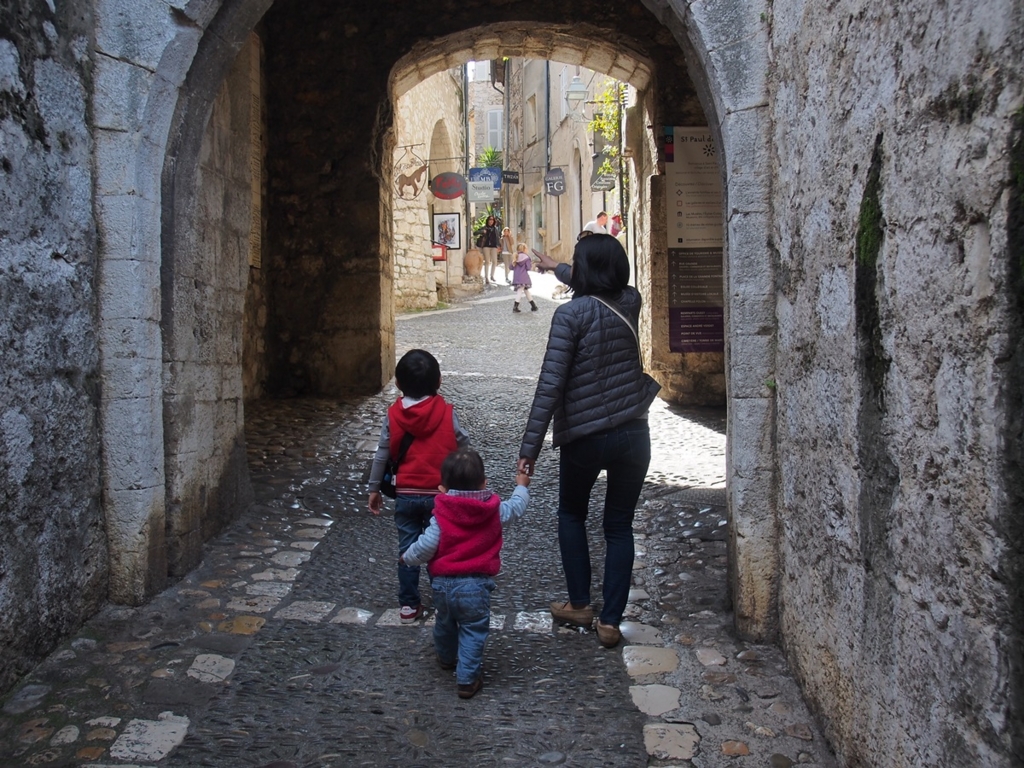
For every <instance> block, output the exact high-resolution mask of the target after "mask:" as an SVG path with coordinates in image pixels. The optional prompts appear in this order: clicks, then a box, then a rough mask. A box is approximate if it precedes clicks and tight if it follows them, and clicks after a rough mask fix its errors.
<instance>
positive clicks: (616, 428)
mask: <svg viewBox="0 0 1024 768" xmlns="http://www.w3.org/2000/svg"><path fill="white" fill-rule="evenodd" d="M538 255H540V257H541V261H540V264H539V266H540V267H541V268H543V269H554V271H555V275H556V276H557V277H558V279H559V280H561V281H562V282H563V283H566V284H568V286H569V287H570V288H571V289H572V291H573V298H572V301H570V302H569V303H567V304H563V305H561V306H559V307H558V308H557V309H556V310H555V314H554V317H553V318H552V320H551V332H550V334H549V336H548V346H547V351H546V352H545V354H544V364H543V366H542V367H541V372H540V377H539V379H538V381H537V391H536V393H535V394H534V397H533V407H532V408H531V410H530V418H529V421H528V422H527V425H526V433H525V434H524V435H523V443H522V446H521V447H520V449H519V457H520V458H519V467H520V469H523V470H525V471H526V472H527V473H529V474H531V475H532V474H533V468H534V464H535V462H536V460H537V456H538V455H539V454H540V450H541V447H542V446H543V444H544V436H545V434H546V433H547V430H548V425H549V424H550V423H551V422H552V421H554V430H553V435H554V440H553V442H554V446H555V447H556V448H561V456H560V459H559V479H558V546H559V549H560V550H561V553H562V567H563V569H564V570H565V581H566V586H567V587H568V593H569V600H568V601H567V602H561V601H556V602H553V603H551V614H552V616H554V617H555V618H556V619H558V620H561V621H565V622H568V623H570V624H576V625H578V626H587V627H589V626H590V625H591V624H592V623H593V620H594V611H593V608H591V606H590V576H591V569H590V551H589V548H588V545H587V531H586V519H587V512H588V509H589V506H590V492H591V490H592V489H593V487H594V483H595V482H596V481H597V476H598V475H599V474H600V472H601V470H602V469H603V470H606V471H607V478H608V490H607V494H606V496H605V506H604V523H603V524H604V538H605V545H606V552H605V564H604V585H603V597H604V604H603V606H602V609H601V614H600V616H599V617H598V621H597V634H598V638H599V639H600V641H601V643H602V644H603V645H605V646H607V647H609V648H611V647H614V646H615V645H617V644H618V642H619V640H620V638H621V634H620V632H619V622H621V621H622V612H623V611H624V610H625V607H626V600H627V598H628V596H629V587H630V579H631V577H632V573H633V514H634V511H635V509H636V502H637V499H639V497H640V491H641V489H642V487H643V483H644V478H645V477H646V475H647V467H648V465H649V464H650V461H651V436H650V431H649V430H648V426H647V410H648V408H649V407H650V405H651V403H652V402H653V401H654V398H655V397H656V395H657V393H658V390H659V389H660V387H659V385H658V383H657V382H655V381H654V379H652V378H651V377H650V376H648V375H647V374H645V373H644V370H643V363H642V361H641V356H640V350H639V345H638V339H637V334H636V328H637V322H638V320H639V317H640V294H639V293H638V292H637V290H636V289H635V288H633V287H631V286H629V285H628V281H629V261H628V259H627V258H626V252H625V251H624V250H623V248H622V245H621V244H620V243H619V241H618V240H616V239H615V238H614V237H612V236H610V235H601V234H595V235H590V236H589V237H582V238H581V239H580V241H579V242H578V243H577V244H576V250H575V252H574V253H573V263H572V266H571V267H570V266H569V265H568V264H556V263H555V262H554V261H553V260H551V259H550V258H548V257H547V256H544V255H542V254H538Z"/></svg>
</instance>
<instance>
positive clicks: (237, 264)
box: [163, 42, 259, 576]
mask: <svg viewBox="0 0 1024 768" xmlns="http://www.w3.org/2000/svg"><path fill="white" fill-rule="evenodd" d="M256 44H258V43H254V42H250V44H249V46H251V45H256ZM249 46H246V47H245V48H243V50H242V52H241V53H240V54H239V56H238V57H237V59H236V61H235V64H234V66H233V67H232V68H231V70H230V72H229V73H228V76H227V78H226V80H225V82H224V85H223V86H222V88H221V90H220V93H219V94H218V96H217V99H216V101H215V102H214V104H213V111H212V113H211V115H210V120H209V122H208V123H207V126H206V133H205V136H204V139H203V142H202V145H201V148H200V153H199V180H198V183H197V189H198V200H197V201H196V209H195V219H194V231H193V232H190V233H186V234H185V235H184V236H185V238H186V239H187V240H188V241H189V243H190V245H191V247H187V248H183V249H180V251H179V253H178V257H177V259H176V260H175V264H174V267H175V269H174V274H173V284H172V285H169V286H166V289H167V290H169V291H170V292H171V298H170V301H169V302H166V303H165V306H168V307H169V311H168V315H167V317H166V318H165V320H166V322H165V336H164V344H165V347H164V361H165V364H164V379H165V386H166V390H167V392H166V395H165V399H164V414H163V419H164V436H165V439H166V445H165V452H166V456H167V465H166V468H165V476H166V483H167V494H168V495H167V499H168V504H167V510H166V514H167V524H166V528H167V552H168V554H167V560H168V571H169V573H170V575H172V576H181V575H184V574H185V573H187V572H188V571H189V570H191V569H192V568H194V567H195V566H196V565H197V564H198V562H199V560H200V559H201V557H202V544H203V541H204V540H205V539H207V538H209V537H210V536H212V535H214V534H215V533H217V532H218V531H219V530H220V529H221V528H222V527H223V526H224V525H225V524H226V523H227V522H229V521H230V520H232V519H233V518H234V517H235V516H236V515H237V514H238V512H239V511H240V510H241V509H243V508H244V506H245V505H246V504H247V503H249V501H250V500H251V497H252V492H251V489H250V488H249V475H248V468H247V466H246V463H245V436H244V417H243V407H242V402H243V397H242V333H243V323H242V320H243V315H244V312H243V307H244V300H245V297H246V294H247V286H248V283H249V277H250V272H251V271H255V270H250V267H249V230H250V201H251V196H252V169H251V167H250V157H251V145H250V136H251V133H250V99H251V90H250V57H251V56H252V50H251V48H250V47H249ZM257 313H258V309H257ZM258 330H259V329H258V328H257V329H251V328H250V329H246V334H247V335H248V334H255V333H258Z"/></svg>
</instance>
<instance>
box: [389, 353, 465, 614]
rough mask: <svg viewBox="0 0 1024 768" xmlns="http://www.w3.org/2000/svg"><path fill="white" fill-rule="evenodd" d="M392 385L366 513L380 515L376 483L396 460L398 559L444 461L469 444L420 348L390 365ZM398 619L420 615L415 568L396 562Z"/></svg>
mask: <svg viewBox="0 0 1024 768" xmlns="http://www.w3.org/2000/svg"><path fill="white" fill-rule="evenodd" d="M395 383H396V384H397V385H398V388H399V389H400V390H402V396H401V397H399V398H398V399H397V400H396V401H395V402H394V404H393V405H392V406H391V407H390V408H388V413H387V416H386V417H385V418H384V425H383V427H382V428H381V431H380V442H379V443H378V444H377V452H376V453H375V454H374V456H373V464H372V465H371V467H370V482H369V491H370V499H369V506H370V511H371V512H373V514H375V515H379V514H380V509H381V502H382V498H381V493H380V481H381V479H382V478H383V477H384V467H385V465H386V464H387V461H388V457H389V456H390V457H391V458H392V459H397V458H399V455H400V454H401V453H403V449H404V454H405V455H404V456H402V457H401V464H400V465H399V467H398V472H397V473H396V477H395V478H394V484H395V491H396V493H395V527H396V528H397V529H398V552H399V555H401V553H402V552H404V551H405V550H406V549H408V548H409V545H410V544H412V543H413V542H414V541H416V539H417V538H418V537H419V535H420V534H421V533H423V531H424V530H426V528H427V525H428V524H429V523H430V516H431V514H432V510H433V509H434V498H435V497H436V496H437V493H438V490H437V489H438V485H439V484H440V482H441V464H442V462H444V457H445V456H447V455H448V454H449V453H451V452H452V451H454V450H455V449H456V448H458V447H459V446H466V445H469V433H467V432H466V431H465V430H464V429H463V428H462V427H461V426H460V425H459V417H458V416H457V415H456V414H455V409H454V408H453V407H452V406H451V404H449V403H448V402H446V401H445V399H444V398H443V397H441V395H439V394H437V391H438V389H440V387H441V366H440V365H439V364H438V362H437V359H436V358H435V357H434V356H433V355H432V354H430V353H429V352H426V351H424V350H422V349H412V350H409V351H408V352H406V353H405V354H404V355H402V359H401V360H399V361H398V365H397V366H395ZM398 603H399V605H401V608H400V609H399V613H398V618H399V620H400V621H401V622H402V623H403V624H411V623H413V622H414V621H416V620H417V619H418V618H420V616H422V615H423V604H422V603H421V601H420V569H419V567H418V566H417V567H414V566H411V565H405V564H404V563H402V561H401V558H399V561H398Z"/></svg>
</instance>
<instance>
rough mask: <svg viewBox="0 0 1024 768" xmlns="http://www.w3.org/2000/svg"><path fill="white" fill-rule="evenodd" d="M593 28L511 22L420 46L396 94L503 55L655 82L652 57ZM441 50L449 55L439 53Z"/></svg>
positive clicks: (402, 68)
mask: <svg viewBox="0 0 1024 768" xmlns="http://www.w3.org/2000/svg"><path fill="white" fill-rule="evenodd" d="M586 26H588V25H573V26H569V25H557V26H540V25H535V24H523V23H506V24H497V25H489V26H486V27H478V28H476V29H471V30H466V31H464V32H459V33H455V34H452V35H449V36H447V37H445V38H443V39H441V40H433V41H430V42H421V43H418V44H417V45H416V46H415V47H414V48H413V50H411V51H410V52H409V53H407V54H406V55H405V56H403V57H402V58H401V59H400V60H399V61H398V63H397V64H395V68H394V70H393V72H392V76H391V93H392V97H393V98H399V97H401V96H402V95H403V94H404V93H406V92H407V91H408V90H409V89H410V88H412V87H413V86H415V85H416V84H418V83H420V82H422V81H424V80H426V79H427V78H428V77H430V76H431V75H435V74H437V73H438V72H443V71H444V70H447V69H451V68H453V67H459V66H462V65H463V64H465V63H466V62H469V61H473V60H479V61H482V60H490V59H497V58H501V57H503V56H508V57H514V56H520V57H524V58H529V59H550V60H551V61H559V62H562V63H565V64H575V65H578V66H581V67H586V68H587V69H592V70H594V71H595V72H602V73H604V74H607V75H610V76H611V77H614V78H615V79H616V80H622V81H624V82H627V83H629V84H630V85H633V86H635V87H636V88H637V89H639V90H642V89H644V88H646V87H647V86H648V85H649V84H650V82H651V77H652V74H651V63H650V60H649V59H648V58H647V56H646V55H644V54H643V53H641V52H640V51H638V50H636V49H635V48H633V47H632V46H630V45H628V44H627V43H625V42H624V41H622V40H608V39H604V38H605V36H606V35H607V32H606V31H604V30H598V29H596V28H594V29H592V30H590V34H591V35H593V37H587V36H586V33H587V31H586V30H585V29H581V27H586ZM438 49H440V50H441V51H443V53H438V52H437V51H438Z"/></svg>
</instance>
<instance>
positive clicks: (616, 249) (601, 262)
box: [569, 234, 629, 297]
mask: <svg viewBox="0 0 1024 768" xmlns="http://www.w3.org/2000/svg"><path fill="white" fill-rule="evenodd" d="M628 284H629V259H628V258H627V257H626V251H625V249H624V248H623V247H622V243H620V242H619V241H618V240H616V239H615V238H614V237H612V236H611V235H602V234H593V235H590V236H589V237H584V238H582V239H581V240H580V241H579V242H578V243H576V250H574V251H573V253H572V275H571V276H570V277H569V287H570V288H571V289H572V291H573V294H574V295H576V296H590V295H593V294H604V295H608V296H612V297H615V296H618V295H619V294H620V293H622V289H623V288H625V287H626V286H627V285H628Z"/></svg>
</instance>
